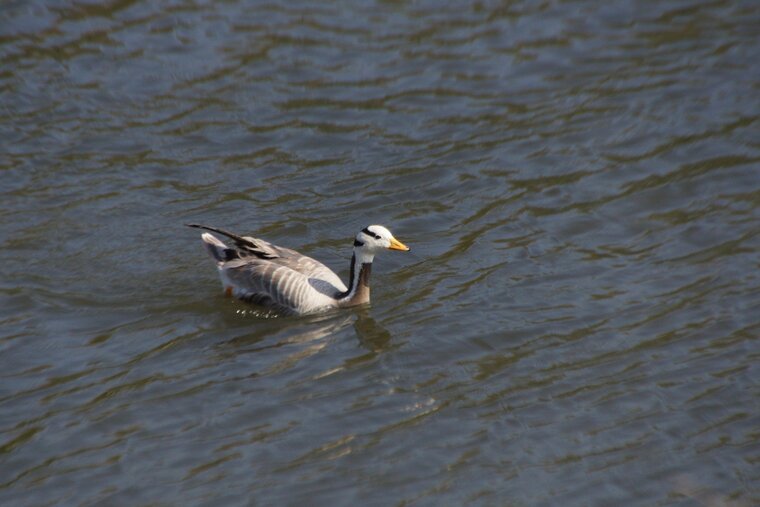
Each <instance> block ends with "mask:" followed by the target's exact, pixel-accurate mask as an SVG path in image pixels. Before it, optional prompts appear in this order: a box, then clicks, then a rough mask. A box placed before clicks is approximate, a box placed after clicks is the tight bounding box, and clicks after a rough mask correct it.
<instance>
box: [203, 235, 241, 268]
mask: <svg viewBox="0 0 760 507" xmlns="http://www.w3.org/2000/svg"><path fill="white" fill-rule="evenodd" d="M201 239H202V240H203V244H204V246H205V247H206V250H208V253H209V255H211V257H213V258H214V259H216V261H217V262H227V261H231V260H233V259H237V258H238V257H239V256H238V254H237V251H236V250H235V249H233V248H229V247H228V246H227V245H225V244H224V243H222V242H221V241H220V240H218V239H217V238H216V237H215V236H212V235H211V234H209V233H207V232H204V233H203V234H201Z"/></svg>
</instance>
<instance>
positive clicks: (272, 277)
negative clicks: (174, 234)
mask: <svg viewBox="0 0 760 507" xmlns="http://www.w3.org/2000/svg"><path fill="white" fill-rule="evenodd" d="M188 226H189V227H196V228H199V229H205V230H207V231H210V232H213V233H215V234H218V235H221V236H226V237H227V238H229V239H231V240H232V245H229V246H228V245H227V244H225V243H224V242H223V241H221V240H220V239H219V238H217V237H216V236H214V235H212V234H209V233H208V232H205V233H203V234H202V235H201V239H202V240H203V244H204V245H205V247H206V249H207V250H208V252H209V255H211V257H212V258H213V259H214V260H215V261H216V266H217V269H218V270H219V276H220V277H221V279H222V285H223V286H224V290H225V292H226V293H227V294H228V295H232V296H235V297H236V298H238V299H241V300H243V301H247V302H250V303H255V304H258V305H262V306H265V307H269V308H272V309H274V310H277V311H279V312H281V313H285V314H295V315H305V314H309V313H316V312H321V311H325V310H329V309H331V308H341V307H349V306H356V305H360V304H364V303H369V293H370V291H369V277H370V274H371V272H372V261H373V260H374V257H375V254H377V253H379V252H380V251H383V250H401V251H408V250H409V247H407V246H406V245H404V244H403V243H401V242H400V241H398V240H397V239H396V238H394V237H393V235H392V234H391V232H390V231H389V230H388V229H386V228H385V227H383V226H381V225H370V226H369V227H365V228H364V229H362V230H361V231H360V232H359V233H358V234H357V235H356V238H355V240H354V252H353V255H352V257H351V266H350V275H349V281H348V287H346V284H344V283H343V281H342V280H341V279H340V277H339V276H338V275H336V274H335V273H334V272H333V271H332V270H331V269H330V268H328V267H327V266H325V265H324V264H322V263H321V262H319V261H317V260H315V259H312V258H311V257H308V256H306V255H303V254H300V253H298V252H296V251H295V250H291V249H289V248H283V247H280V246H277V245H273V244H272V243H269V242H267V241H264V240H262V239H258V238H253V237H251V236H239V235H237V234H233V233H231V232H228V231H225V230H223V229H217V228H215V227H208V226H205V225H199V224H188Z"/></svg>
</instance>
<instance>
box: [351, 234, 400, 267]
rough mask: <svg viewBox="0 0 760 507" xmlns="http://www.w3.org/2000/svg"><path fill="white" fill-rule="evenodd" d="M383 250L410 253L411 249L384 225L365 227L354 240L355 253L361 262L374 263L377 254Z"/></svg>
mask: <svg viewBox="0 0 760 507" xmlns="http://www.w3.org/2000/svg"><path fill="white" fill-rule="evenodd" d="M382 250H401V251H402V252H407V251H409V247H408V246H406V245H405V244H403V243H402V242H400V241H399V240H397V239H396V238H394V237H393V234H391V231H389V230H388V229H386V228H385V227H383V226H382V225H370V226H369V227H365V228H364V229H362V230H361V231H359V234H357V235H356V239H355V240H354V252H355V253H356V255H357V257H360V259H358V260H360V261H361V262H372V259H373V258H374V256H375V254H377V253H378V252H380V251H382Z"/></svg>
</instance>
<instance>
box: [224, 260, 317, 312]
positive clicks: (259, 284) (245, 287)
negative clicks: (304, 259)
mask: <svg viewBox="0 0 760 507" xmlns="http://www.w3.org/2000/svg"><path fill="white" fill-rule="evenodd" d="M223 271H224V277H225V278H226V279H227V280H228V281H229V282H230V283H231V284H232V286H234V287H235V288H236V289H238V290H240V291H242V292H243V293H246V294H247V296H245V297H247V298H249V299H251V301H252V302H256V303H260V304H264V305H270V306H278V307H281V308H287V309H296V310H298V309H303V308H307V307H309V306H311V305H312V303H313V302H314V301H313V299H314V296H315V294H314V287H313V286H312V285H311V284H310V282H309V278H308V277H307V276H306V275H304V274H302V273H299V272H297V271H294V270H293V269H291V268H289V267H287V266H283V265H281V264H279V263H276V262H271V261H259V262H251V261H247V262H241V261H231V262H228V263H226V264H225V266H224V268H223Z"/></svg>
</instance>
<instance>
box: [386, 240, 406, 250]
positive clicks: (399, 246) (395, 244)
mask: <svg viewBox="0 0 760 507" xmlns="http://www.w3.org/2000/svg"><path fill="white" fill-rule="evenodd" d="M388 250H401V251H402V252H408V251H409V247H408V246H406V245H405V244H403V243H402V242H400V241H399V240H397V239H396V238H391V246H389V247H388Z"/></svg>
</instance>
